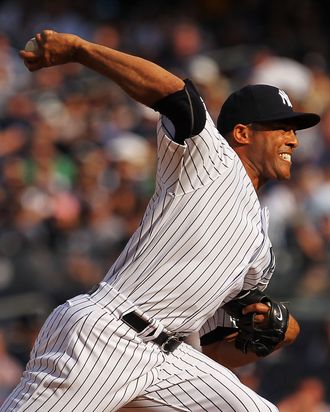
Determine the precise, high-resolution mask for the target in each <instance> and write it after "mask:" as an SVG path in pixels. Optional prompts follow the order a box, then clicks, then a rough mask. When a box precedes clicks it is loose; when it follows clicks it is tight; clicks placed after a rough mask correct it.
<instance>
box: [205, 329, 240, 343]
mask: <svg viewBox="0 0 330 412" xmlns="http://www.w3.org/2000/svg"><path fill="white" fill-rule="evenodd" d="M234 332H237V328H229V327H223V326H221V327H220V326H218V327H217V328H216V329H214V330H212V331H211V332H209V333H207V334H206V335H203V336H201V338H200V344H201V346H207V345H210V344H211V343H215V342H219V341H221V340H223V339H224V338H225V337H226V336H228V335H230V334H232V333H234Z"/></svg>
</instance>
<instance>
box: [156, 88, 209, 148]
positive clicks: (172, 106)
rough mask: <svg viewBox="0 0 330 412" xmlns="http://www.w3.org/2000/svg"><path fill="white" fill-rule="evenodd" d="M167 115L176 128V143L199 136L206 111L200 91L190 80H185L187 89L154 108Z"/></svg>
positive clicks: (157, 103) (170, 96) (158, 103)
mask: <svg viewBox="0 0 330 412" xmlns="http://www.w3.org/2000/svg"><path fill="white" fill-rule="evenodd" d="M152 108H153V109H154V110H156V111H157V112H159V113H161V114H163V115H165V116H166V117H167V118H168V119H170V120H171V122H172V123H173V124H174V127H175V137H174V138H173V140H174V141H175V142H176V143H179V144H183V143H184V140H185V139H187V138H189V137H192V136H196V135H198V134H199V133H200V132H201V131H202V130H203V128H204V126H205V122H206V111H205V107H204V104H203V102H202V100H201V98H200V95H199V93H198V91H197V90H196V88H195V86H194V85H193V83H192V82H191V81H190V80H185V87H184V88H183V89H182V90H179V91H178V92H175V93H173V94H170V95H169V96H166V97H164V98H163V99H161V100H159V101H158V102H156V103H155V104H154V105H153V107H152Z"/></svg>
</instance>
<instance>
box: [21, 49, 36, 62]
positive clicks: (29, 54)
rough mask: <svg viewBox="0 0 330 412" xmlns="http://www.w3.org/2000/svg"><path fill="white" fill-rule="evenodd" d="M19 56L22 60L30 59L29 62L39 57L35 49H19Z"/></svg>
mask: <svg viewBox="0 0 330 412" xmlns="http://www.w3.org/2000/svg"><path fill="white" fill-rule="evenodd" d="M19 56H20V57H21V58H22V59H23V60H27V61H31V62H33V61H36V60H37V59H38V58H39V56H38V54H37V52H36V51H27V50H20V51H19Z"/></svg>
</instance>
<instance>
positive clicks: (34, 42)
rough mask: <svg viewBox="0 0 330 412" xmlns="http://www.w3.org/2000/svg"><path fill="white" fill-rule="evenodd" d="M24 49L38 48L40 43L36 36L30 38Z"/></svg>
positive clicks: (33, 49)
mask: <svg viewBox="0 0 330 412" xmlns="http://www.w3.org/2000/svg"><path fill="white" fill-rule="evenodd" d="M24 50H25V51H37V50H38V43H37V40H36V39H35V37H32V39H30V40H29V41H28V42H27V43H26V45H25V48H24Z"/></svg>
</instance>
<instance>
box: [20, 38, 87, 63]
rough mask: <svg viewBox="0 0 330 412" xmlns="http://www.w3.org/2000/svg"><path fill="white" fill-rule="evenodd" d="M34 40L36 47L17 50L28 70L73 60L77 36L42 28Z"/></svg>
mask: <svg viewBox="0 0 330 412" xmlns="http://www.w3.org/2000/svg"><path fill="white" fill-rule="evenodd" d="M35 41H36V43H37V47H35V48H33V49H32V50H31V48H30V50H27V49H25V50H21V51H20V52H19V55H20V57H21V58H22V59H23V60H24V63H25V65H26V67H27V68H28V69H29V70H30V71H35V70H38V69H41V68H43V67H50V66H56V65H59V64H64V63H69V62H73V61H75V54H76V45H77V43H78V41H79V37H78V36H75V35H72V34H63V33H57V32H55V31H53V30H43V31H42V32H41V33H38V34H36V35H35Z"/></svg>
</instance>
